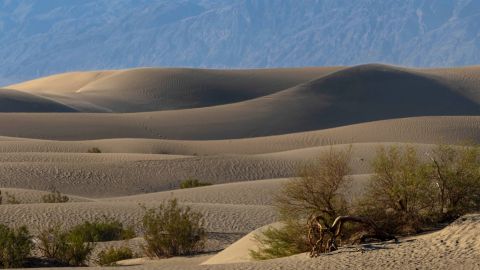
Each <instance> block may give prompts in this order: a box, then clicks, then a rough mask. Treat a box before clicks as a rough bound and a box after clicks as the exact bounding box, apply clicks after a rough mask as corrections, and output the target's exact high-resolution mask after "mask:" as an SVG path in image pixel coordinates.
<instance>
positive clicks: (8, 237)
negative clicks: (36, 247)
mask: <svg viewBox="0 0 480 270" xmlns="http://www.w3.org/2000/svg"><path fill="white" fill-rule="evenodd" d="M31 239H32V237H31V236H30V234H29V232H28V230H27V228H26V227H24V226H23V227H20V228H18V229H12V228H9V227H7V226H5V225H0V267H3V268H17V267H22V266H23V264H24V263H25V261H26V259H27V257H28V256H29V255H30V253H31V251H32V249H33V243H32V240H31Z"/></svg>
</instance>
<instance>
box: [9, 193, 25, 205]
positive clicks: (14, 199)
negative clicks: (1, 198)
mask: <svg viewBox="0 0 480 270" xmlns="http://www.w3.org/2000/svg"><path fill="white" fill-rule="evenodd" d="M5 196H6V197H7V204H21V202H20V200H18V199H17V197H16V196H15V195H13V194H10V193H8V192H5Z"/></svg>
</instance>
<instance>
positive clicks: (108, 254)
mask: <svg viewBox="0 0 480 270" xmlns="http://www.w3.org/2000/svg"><path fill="white" fill-rule="evenodd" d="M134 257H136V255H135V254H134V253H133V251H132V250H131V249H130V248H129V247H119V248H115V247H109V248H107V249H105V250H102V251H100V253H98V259H97V264H98V265H101V266H114V265H116V264H115V263H116V262H118V261H121V260H127V259H132V258H134Z"/></svg>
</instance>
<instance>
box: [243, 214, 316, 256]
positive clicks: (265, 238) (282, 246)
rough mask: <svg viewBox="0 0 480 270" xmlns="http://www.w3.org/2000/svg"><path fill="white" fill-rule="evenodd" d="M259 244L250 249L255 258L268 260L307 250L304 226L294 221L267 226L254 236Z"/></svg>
mask: <svg viewBox="0 0 480 270" xmlns="http://www.w3.org/2000/svg"><path fill="white" fill-rule="evenodd" d="M254 239H255V240H256V241H257V242H258V243H259V244H260V245H259V248H258V250H250V256H251V257H252V258H253V259H255V260H269V259H274V258H280V257H286V256H291V255H295V254H299V253H302V252H306V251H308V249H309V247H308V245H307V241H306V239H305V228H304V227H303V226H301V225H299V224H298V223H296V222H294V221H287V222H286V223H285V224H284V226H282V227H279V228H274V227H269V228H267V229H266V230H265V231H264V232H262V233H261V234H257V235H255V236H254Z"/></svg>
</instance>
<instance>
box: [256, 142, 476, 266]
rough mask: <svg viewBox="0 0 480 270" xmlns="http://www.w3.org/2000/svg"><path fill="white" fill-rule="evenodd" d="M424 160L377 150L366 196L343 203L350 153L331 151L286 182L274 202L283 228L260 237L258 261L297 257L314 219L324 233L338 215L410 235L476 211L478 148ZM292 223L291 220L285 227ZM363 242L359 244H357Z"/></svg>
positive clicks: (348, 231)
mask: <svg viewBox="0 0 480 270" xmlns="http://www.w3.org/2000/svg"><path fill="white" fill-rule="evenodd" d="M426 154H427V156H428V157H429V160H428V161H427V162H425V161H422V159H420V158H419V154H418V153H417V152H416V150H415V148H413V147H398V146H392V147H388V148H385V147H380V148H379V149H378V151H377V155H376V157H375V158H374V160H373V162H372V167H373V169H374V174H373V175H372V177H371V179H370V182H369V184H368V186H367V187H366V189H365V190H364V193H363V195H362V196H361V197H360V198H358V199H357V200H347V199H346V197H345V194H346V193H345V190H346V187H348V183H349V179H348V177H347V175H348V173H349V171H350V170H349V168H348V160H349V158H350V150H349V151H345V152H338V151H333V150H332V149H331V151H330V152H329V153H327V154H326V155H324V156H322V157H320V158H319V159H318V160H317V162H316V163H315V164H310V165H307V166H305V167H303V168H302V169H301V170H300V173H299V177H297V178H295V179H292V180H290V181H289V182H287V183H286V184H285V185H284V187H283V189H282V191H281V193H280V195H279V196H277V204H278V209H279V212H280V217H281V219H282V220H283V221H284V222H285V223H287V226H285V227H283V228H278V229H269V230H267V231H266V232H265V234H264V235H263V236H258V237H257V241H258V242H259V243H260V249H259V250H258V251H252V252H251V255H252V257H254V258H256V259H270V258H276V257H281V256H288V255H292V254H294V253H300V252H304V251H306V249H308V248H307V247H306V246H305V245H303V243H305V241H304V240H305V239H306V234H307V229H306V228H307V227H306V226H305V223H306V222H305V221H306V220H307V217H309V216H311V215H315V216H316V217H318V219H317V221H318V222H319V223H321V225H322V227H323V228H325V227H328V226H331V225H332V221H333V219H334V218H336V217H338V216H341V215H350V216H353V217H360V218H367V219H364V220H372V221H373V222H374V223H375V224H376V225H377V226H378V228H379V229H380V230H377V229H378V228H377V227H376V226H374V227H375V228H374V229H373V230H377V231H383V232H385V233H387V234H388V233H390V234H400V235H405V234H411V233H416V232H419V231H422V230H424V229H428V228H431V227H432V226H436V225H438V224H439V223H440V222H444V221H451V220H453V219H455V218H457V217H459V216H460V215H463V214H465V213H469V212H475V211H479V210H480V148H479V147H478V146H472V145H466V146H460V147H459V146H438V147H437V149H435V150H434V151H433V152H432V153H426ZM289 220H295V221H296V222H292V223H289V222H290V221H289ZM368 230H372V228H366V227H365V226H361V224H356V225H353V224H350V223H348V224H346V225H345V226H344V227H343V230H342V232H341V234H342V235H341V236H340V240H342V241H344V240H346V241H345V242H344V243H348V242H350V243H351V240H355V239H363V238H361V236H365V235H368V234H369V233H370V232H369V231H368ZM359 236H360V238H358V237H359Z"/></svg>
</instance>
